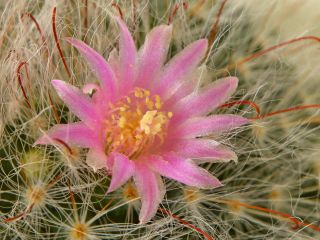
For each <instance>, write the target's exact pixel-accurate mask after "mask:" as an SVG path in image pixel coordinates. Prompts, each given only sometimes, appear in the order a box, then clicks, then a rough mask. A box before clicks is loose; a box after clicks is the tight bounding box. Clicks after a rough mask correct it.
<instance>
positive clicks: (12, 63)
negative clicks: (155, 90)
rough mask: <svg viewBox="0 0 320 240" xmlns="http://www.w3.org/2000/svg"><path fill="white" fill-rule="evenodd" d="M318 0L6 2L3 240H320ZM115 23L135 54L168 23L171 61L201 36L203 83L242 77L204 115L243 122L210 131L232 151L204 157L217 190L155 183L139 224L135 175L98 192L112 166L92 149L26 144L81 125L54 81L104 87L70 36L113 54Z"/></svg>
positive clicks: (0, 118) (1, 37)
mask: <svg viewBox="0 0 320 240" xmlns="http://www.w3.org/2000/svg"><path fill="white" fill-rule="evenodd" d="M259 4H260V5H259ZM318 5H319V3H318V2H317V1H316V0H315V1H312V0H309V1H306V2H305V3H304V2H299V1H293V0H286V1H281V3H280V2H279V1H276V0H273V1H261V3H260V1H259V3H257V2H256V1H252V0H251V1H246V0H241V1H237V0H229V1H226V0H221V1H185V2H183V1H180V0H177V1H147V0H143V1H135V0H132V1H114V2H112V1H103V0H78V1H74V0H73V1H56V2H52V1H40V0H31V1H23V0H13V1H8V2H7V1H0V10H1V12H2V14H1V16H0V46H1V51H0V69H1V70H0V79H1V80H0V98H1V114H0V136H1V138H0V160H1V164H0V177H1V188H0V215H1V221H0V237H1V239H57V240H58V239H59V240H60V239H81V240H85V239H166V238H167V239H318V238H319V236H320V222H319V217H320V216H319V207H320V205H319V189H320V184H319V176H320V162H319V154H320V152H319V143H320V142H319V137H318V135H319V130H320V127H319V119H320V118H319V107H320V105H319V103H320V97H319V94H318V93H317V92H318V91H317V89H318V88H319V85H320V81H319V75H318V72H317V69H318V62H319V61H318V58H319V57H318V55H319V54H317V51H319V45H318V44H319V42H320V39H319V38H318V37H317V36H319V35H317V34H319V32H320V31H319V28H318V27H317V25H316V17H317V13H316V12H315V10H314V9H317V7H318ZM290 9H291V10H290ZM289 11H291V12H294V13H295V14H288V12H289ZM116 17H118V18H122V20H123V22H125V23H126V25H127V26H128V29H129V31H130V32H131V34H132V36H133V38H134V41H135V44H136V46H137V48H140V47H141V46H142V44H143V42H144V39H145V37H146V35H147V33H148V32H150V31H151V29H153V28H154V27H155V26H158V25H161V24H171V25H172V28H173V30H172V31H173V35H172V42H171V44H170V47H169V51H168V58H167V59H171V58H172V57H173V56H175V54H177V53H178V52H180V51H181V50H183V49H184V48H185V47H186V46H187V45H188V44H190V43H191V42H193V41H196V40H198V39H200V38H207V39H208V42H209V50H208V51H207V53H206V56H205V58H204V59H203V60H202V63H201V66H200V67H199V69H198V71H197V74H199V73H200V76H201V77H200V81H199V82H198V85H197V88H199V89H202V88H204V87H208V86H210V85H211V84H212V83H214V82H215V81H216V80H217V79H219V78H224V77H228V76H235V77H237V78H238V79H239V86H238V89H237V91H236V93H235V94H234V95H233V96H232V99H229V101H228V102H227V103H226V104H222V103H221V106H219V108H218V109H217V110H215V111H214V112H212V113H210V114H209V115H212V114H236V115H239V116H243V117H245V118H248V119H250V124H247V125H244V126H241V127H238V128H236V129H235V130H234V131H228V132H226V133H224V134H222V135H218V136H216V135H209V137H210V138H212V139H215V140H217V141H219V142H221V143H223V144H224V145H227V146H229V147H231V148H232V149H233V150H234V151H235V152H236V154H237V156H238V159H237V161H235V162H221V161H220V162H215V163H213V162H210V163H203V164H201V165H200V166H201V167H202V168H204V169H206V170H207V171H209V172H210V173H211V174H213V175H215V176H216V177H217V178H218V179H219V180H220V181H221V182H222V183H223V186H222V187H219V188H215V189H199V188H194V187H190V186H186V185H184V184H182V183H179V182H176V181H173V180H170V179H169V178H163V180H164V184H165V186H166V189H167V192H166V195H165V197H164V200H162V202H161V204H160V206H159V208H158V209H157V212H156V213H155V216H154V217H153V218H152V219H151V220H150V221H148V222H147V223H142V224H139V211H140V208H141V204H140V196H139V193H138V191H137V189H136V186H135V184H134V182H133V181H131V180H130V181H128V182H127V183H126V184H124V185H123V186H122V187H121V188H119V189H118V190H116V191H114V192H111V193H108V194H106V189H107V188H108V186H109V184H110V181H111V175H110V172H109V171H107V170H106V169H100V170H97V171H94V170H93V169H92V168H91V167H90V166H88V165H87V164H86V155H87V152H88V149H86V148H80V147H78V146H73V145H69V144H67V143H65V142H63V141H60V142H56V143H54V144H53V145H52V146H50V145H47V146H39V145H35V144H34V143H35V141H36V140H37V139H38V138H39V137H41V136H43V135H44V134H45V133H47V131H48V130H49V129H50V128H51V127H52V126H54V125H56V124H58V123H61V124H66V123H72V122H76V121H78V118H77V117H76V116H75V115H73V114H72V112H71V111H69V109H68V107H67V106H66V105H65V104H64V103H63V101H61V99H60V98H59V97H58V95H57V94H56V92H55V91H54V88H53V87H52V85H51V80H52V79H64V80H65V81H66V82H69V83H70V84H71V83H72V84H73V85H75V86H77V87H82V86H84V85H86V84H87V83H90V82H95V83H98V79H97V78H96V77H95V75H94V73H93V72H92V71H90V67H89V66H88V65H87V64H86V62H85V61H84V59H83V58H82V57H81V55H80V53H79V52H77V50H76V49H74V48H73V47H72V46H71V45H70V44H68V43H67V42H66V41H64V39H65V38H70V37H73V38H77V39H81V40H82V41H84V42H85V43H86V44H88V45H90V46H91V47H92V48H94V49H95V50H96V51H97V52H99V53H100V54H101V55H102V56H103V57H104V58H105V59H108V58H109V56H110V55H111V54H112V52H111V51H112V49H118V40H119V30H118V27H117V24H116V21H115V18H116ZM291 22H292V23H291ZM297 23H301V24H302V25H303V26H304V28H301V29H300V26H299V27H298V24H297ZM293 24H295V25H297V27H295V25H293ZM305 29H307V31H304V30H305ZM155 47H156V46H155ZM190 77H192V76H190ZM193 90H196V89H193ZM91 94H94V92H92V93H91ZM89 95H90V94H89Z"/></svg>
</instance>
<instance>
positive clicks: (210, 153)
mask: <svg viewBox="0 0 320 240" xmlns="http://www.w3.org/2000/svg"><path fill="white" fill-rule="evenodd" d="M170 142H172V143H171V146H170V147H167V150H171V151H174V152H176V153H177V154H178V155H181V156H183V157H186V158H196V159H197V162H198V163H199V162H228V161H230V160H234V161H237V159H238V158H237V155H236V154H235V153H234V152H233V151H232V150H231V149H230V148H228V147H226V146H224V145H222V144H220V143H218V142H216V141H214V140H208V139H184V140H176V141H175V143H174V141H170ZM168 144H170V143H168Z"/></svg>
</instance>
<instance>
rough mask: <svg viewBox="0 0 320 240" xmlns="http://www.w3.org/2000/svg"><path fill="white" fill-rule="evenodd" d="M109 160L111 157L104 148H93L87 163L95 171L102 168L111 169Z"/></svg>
mask: <svg viewBox="0 0 320 240" xmlns="http://www.w3.org/2000/svg"><path fill="white" fill-rule="evenodd" d="M108 162H109V159H108V157H107V156H106V154H105V153H104V152H103V150H102V148H91V149H90V150H89V152H88V153H87V157H86V163H87V164H88V166H90V167H92V169H93V171H95V172H96V171H97V170H98V169H101V168H106V169H109V167H108Z"/></svg>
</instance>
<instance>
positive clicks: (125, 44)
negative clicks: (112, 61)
mask: <svg viewBox="0 0 320 240" xmlns="http://www.w3.org/2000/svg"><path fill="white" fill-rule="evenodd" d="M116 20H117V22H118V25H119V28H120V41H119V73H120V74H121V76H120V77H121V86H122V89H121V90H120V91H121V93H122V94H126V92H127V91H129V90H130V89H131V88H132V86H133V82H134V80H135V64H136V59H137V50H136V47H135V44H134V41H133V39H132V36H131V34H130V32H129V30H128V28H127V26H126V24H125V23H124V22H123V21H122V20H121V19H120V18H116Z"/></svg>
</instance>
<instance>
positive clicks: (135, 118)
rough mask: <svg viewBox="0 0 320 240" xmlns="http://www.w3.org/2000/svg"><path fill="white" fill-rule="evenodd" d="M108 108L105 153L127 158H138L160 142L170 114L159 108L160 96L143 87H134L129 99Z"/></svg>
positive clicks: (161, 103) (160, 103)
mask: <svg viewBox="0 0 320 240" xmlns="http://www.w3.org/2000/svg"><path fill="white" fill-rule="evenodd" d="M108 107H109V109H108V112H109V114H108V116H107V118H106V121H105V123H106V126H105V129H106V135H105V136H106V138H105V153H106V154H107V155H108V154H110V153H111V152H113V151H116V152H120V153H122V154H124V155H126V156H128V157H129V158H130V159H137V158H138V157H139V156H140V155H141V154H142V153H144V152H145V151H147V149H148V148H149V147H150V146H151V145H152V144H153V143H155V142H156V141H158V142H157V143H158V144H160V143H162V142H163V139H164V137H165V135H166V131H167V127H168V123H169V120H170V118H171V117H172V115H173V113H172V112H167V111H164V110H163V109H162V108H163V102H162V100H161V98H160V96H158V95H152V94H151V93H150V91H148V90H146V89H143V88H135V89H134V91H133V92H132V93H131V94H130V95H129V96H126V97H124V98H122V99H121V100H119V101H118V102H116V103H114V104H109V106H108Z"/></svg>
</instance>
